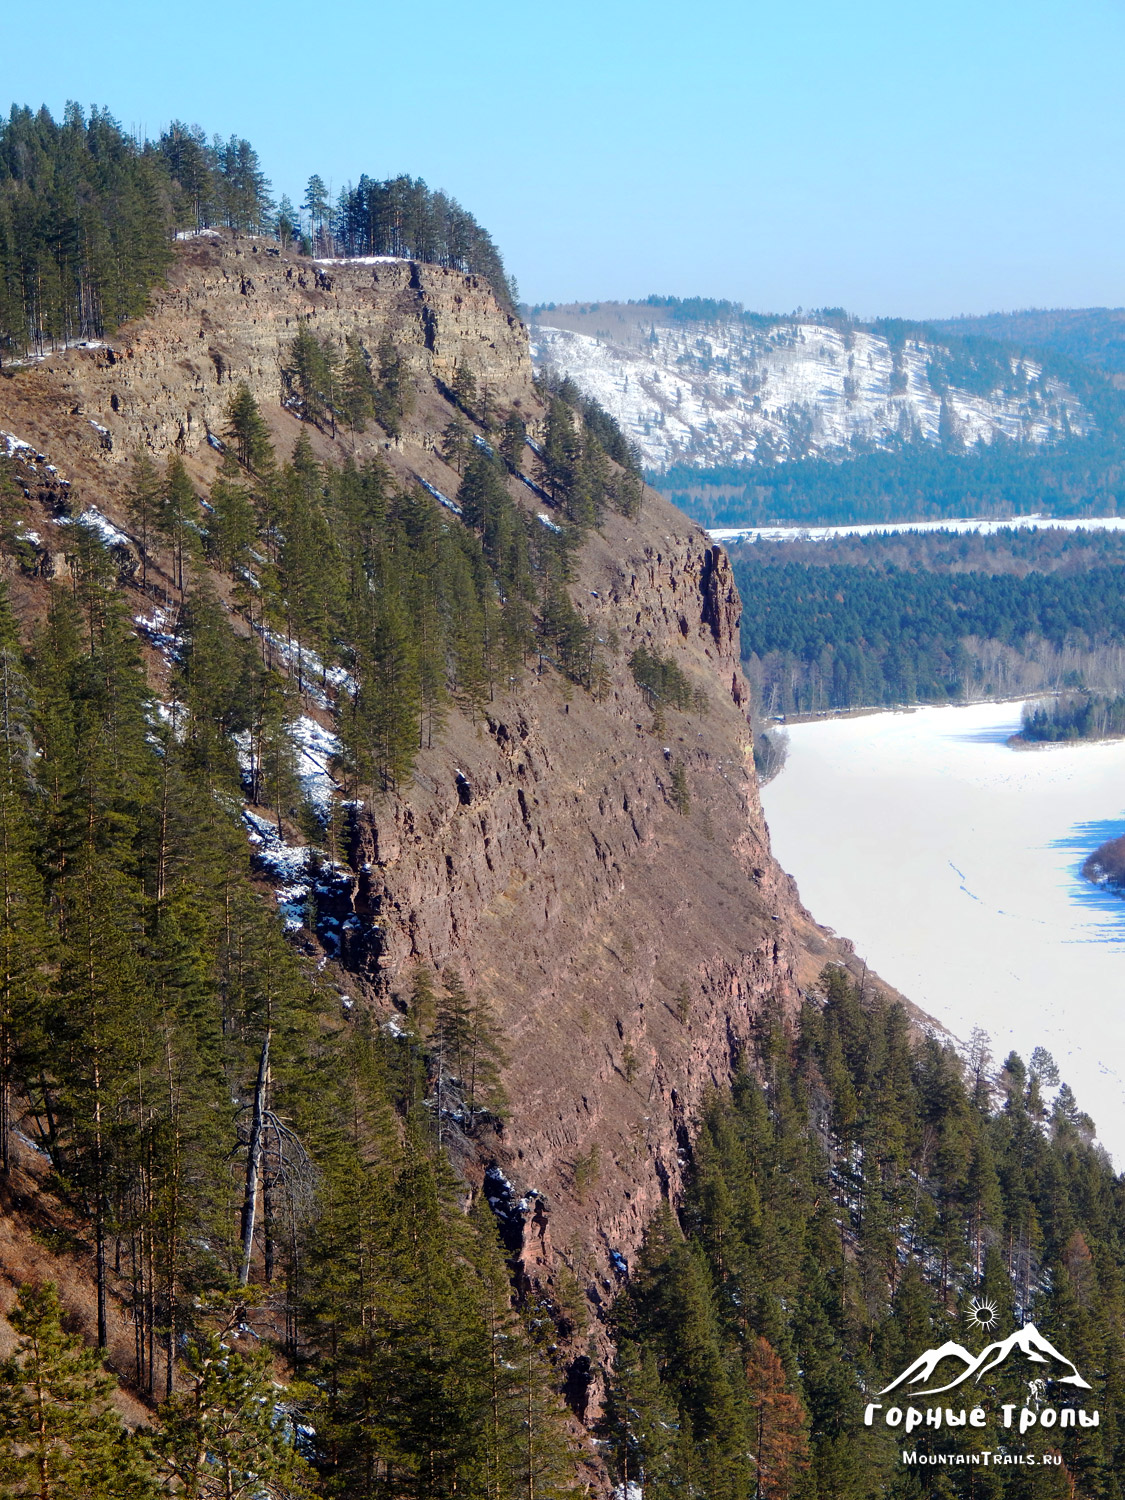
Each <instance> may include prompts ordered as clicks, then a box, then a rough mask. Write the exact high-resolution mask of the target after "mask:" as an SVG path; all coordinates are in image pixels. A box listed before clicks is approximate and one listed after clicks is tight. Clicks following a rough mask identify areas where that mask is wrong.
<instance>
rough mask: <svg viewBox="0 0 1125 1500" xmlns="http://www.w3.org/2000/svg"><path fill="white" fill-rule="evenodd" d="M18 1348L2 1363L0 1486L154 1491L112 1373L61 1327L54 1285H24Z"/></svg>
mask: <svg viewBox="0 0 1125 1500" xmlns="http://www.w3.org/2000/svg"><path fill="white" fill-rule="evenodd" d="M9 1316H10V1320H11V1324H12V1327H13V1328H14V1329H15V1332H16V1334H17V1335H18V1343H17V1346H16V1352H15V1354H13V1355H12V1356H11V1357H10V1358H9V1359H7V1360H5V1361H4V1363H3V1364H2V1365H0V1483H2V1484H3V1485H4V1487H5V1493H7V1494H10V1495H13V1496H15V1495H34V1496H35V1497H36V1500H148V1497H150V1496H151V1497H155V1495H156V1488H155V1485H154V1484H153V1483H152V1481H151V1479H150V1477H149V1475H148V1474H147V1472H146V1466H145V1464H144V1462H143V1459H142V1457H141V1452H140V1449H139V1445H138V1444H137V1443H136V1441H135V1440H134V1439H132V1438H131V1437H130V1436H129V1435H128V1434H127V1433H126V1432H125V1430H124V1428H123V1427H122V1425H121V1420H120V1418H119V1417H118V1415H117V1412H116V1411H115V1410H114V1407H113V1404H112V1401H111V1392H112V1391H113V1389H114V1387H115V1381H114V1379H113V1377H112V1376H111V1375H110V1374H109V1373H108V1372H107V1371H106V1370H105V1369H104V1368H103V1366H102V1362H101V1360H100V1359H99V1357H98V1356H97V1354H95V1353H94V1351H93V1350H91V1349H87V1348H86V1347H85V1345H84V1344H83V1343H82V1341H81V1339H78V1338H75V1337H74V1336H73V1335H70V1334H67V1333H65V1332H64V1331H63V1326H62V1308H61V1306H60V1304H59V1299H58V1293H57V1292H56V1290H55V1287H54V1286H53V1284H51V1283H50V1282H48V1283H47V1284H46V1285H45V1286H43V1287H41V1288H39V1289H35V1288H32V1287H28V1286H24V1287H21V1288H20V1291H19V1296H18V1299H17V1304H16V1308H15V1311H14V1312H12V1313H11V1314H10V1315H9Z"/></svg>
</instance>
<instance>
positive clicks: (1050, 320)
mask: <svg viewBox="0 0 1125 1500" xmlns="http://www.w3.org/2000/svg"><path fill="white" fill-rule="evenodd" d="M933 327H934V328H936V329H938V330H939V331H940V332H942V333H948V334H954V335H956V336H959V337H964V336H965V335H966V334H970V335H977V336H978V337H984V338H989V339H1002V340H1010V341H1012V342H1014V343H1019V344H1024V345H1030V346H1031V347H1032V348H1042V349H1056V350H1058V352H1059V353H1060V354H1065V355H1066V356H1067V357H1068V358H1069V359H1077V360H1081V361H1082V362H1083V363H1085V364H1090V365H1097V366H1098V367H1099V368H1100V369H1103V370H1109V371H1111V372H1112V374H1113V375H1114V376H1115V377H1116V379H1115V382H1114V383H1115V384H1118V385H1120V384H1121V377H1122V376H1125V308H1122V307H1060V308H1028V309H1027V310H1026V311H1024V312H1010V313H985V314H982V315H980V316H977V317H965V318H946V319H944V320H939V321H937V322H935V323H934V324H933Z"/></svg>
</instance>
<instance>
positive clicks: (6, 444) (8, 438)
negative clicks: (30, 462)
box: [0, 432, 43, 462]
mask: <svg viewBox="0 0 1125 1500" xmlns="http://www.w3.org/2000/svg"><path fill="white" fill-rule="evenodd" d="M0 447H2V448H3V453H2V454H0V457H3V458H23V457H25V456H26V455H27V454H28V453H33V454H35V457H36V459H37V461H39V462H42V461H43V455H42V454H41V453H35V449H34V448H33V447H32V446H31V444H30V443H25V442H24V440H23V438H18V437H16V435H15V433H14V432H0Z"/></svg>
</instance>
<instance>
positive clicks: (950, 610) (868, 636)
mask: <svg viewBox="0 0 1125 1500" xmlns="http://www.w3.org/2000/svg"><path fill="white" fill-rule="evenodd" d="M732 560H733V564H734V573H735V578H736V580H737V582H738V586H739V590H740V592H741V594H742V598H743V602H744V611H743V616H742V624H741V633H742V656H743V665H744V667H745V669H746V672H747V675H748V677H749V678H750V680H751V682H752V683H753V685H754V689H755V694H756V701H757V702H758V703H759V705H760V707H761V710H762V712H763V713H765V714H767V715H773V714H787V713H810V712H814V713H815V712H820V711H824V710H830V709H847V708H855V707H867V706H879V705H891V704H909V703H916V702H932V703H944V702H948V701H950V700H956V699H974V698H983V697H987V696H990V695H996V696H998V697H1004V696H1014V695H1017V694H1019V693H1021V692H1026V693H1034V692H1038V691H1044V690H1049V691H1056V690H1060V689H1081V688H1089V689H1092V690H1096V691H1098V692H1101V693H1107V692H1108V693H1110V694H1114V693H1120V692H1121V691H1122V689H1125V612H1123V606H1122V587H1121V585H1122V578H1123V576H1125V575H1123V573H1122V564H1123V563H1125V547H1123V544H1122V539H1121V537H1120V536H1119V535H1118V534H1115V533H1105V532H1103V533H1091V532H1087V533H1068V532H1053V531H1036V532H1023V533H1020V532H1011V533H1001V534H999V535H995V536H991V537H981V536H957V535H952V534H946V535H943V534H941V533H932V534H929V535H925V536H917V535H915V536H910V535H905V536H896V537H886V536H884V537H880V536H874V537H845V538H840V539H838V540H833V541H830V542H809V543H790V542H779V543H768V542H757V543H753V544H746V545H743V546H741V547H736V548H734V549H733V550H732Z"/></svg>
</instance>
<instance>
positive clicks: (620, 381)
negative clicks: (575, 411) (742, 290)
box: [531, 298, 1101, 474]
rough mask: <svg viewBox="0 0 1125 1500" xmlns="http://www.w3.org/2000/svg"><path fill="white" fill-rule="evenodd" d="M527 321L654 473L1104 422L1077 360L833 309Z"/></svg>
mask: <svg viewBox="0 0 1125 1500" xmlns="http://www.w3.org/2000/svg"><path fill="white" fill-rule="evenodd" d="M531 321H532V353H533V357H534V358H535V360H536V363H537V364H538V366H539V367H540V368H541V369H555V370H557V371H558V372H559V373H561V374H563V375H567V376H569V377H570V378H571V379H572V380H573V381H574V382H575V383H576V384H577V385H578V386H579V388H580V389H581V390H582V391H583V392H584V393H585V394H587V395H589V396H592V397H594V398H595V399H596V400H597V401H598V402H600V404H601V405H602V406H603V407H605V409H606V410H607V411H609V412H610V413H611V415H613V416H614V417H615V418H616V419H617V421H618V422H619V423H620V424H621V426H622V427H623V429H624V430H625V432H626V434H627V436H628V437H629V438H630V439H631V440H632V441H633V442H634V443H635V444H636V446H637V448H638V449H639V451H640V453H641V455H642V458H643V461H644V462H645V464H646V465H648V467H649V468H650V470H652V471H653V472H654V473H656V474H660V473H663V472H664V471H665V470H667V469H669V468H671V467H672V466H673V465H687V466H693V467H697V468H716V467H720V466H727V465H743V464H749V465H754V466H761V465H769V466H772V465H774V464H776V463H778V462H785V461H790V460H795V459H808V458H814V457H818V456H827V457H833V458H842V457H849V456H851V455H853V454H857V453H862V452H870V451H873V450H879V449H898V448H901V447H902V446H904V445H905V446H907V447H911V446H916V445H918V444H928V445H932V446H941V447H943V448H947V449H951V450H954V451H963V450H965V449H972V448H975V447H979V446H981V445H991V444H993V443H995V442H996V441H998V440H1001V439H1002V440H1006V441H1008V442H1012V443H1019V444H1030V445H1034V446H1042V445H1044V444H1054V443H1057V442H1059V441H1060V440H1062V439H1065V438H1068V437H1071V436H1075V435H1084V434H1087V433H1089V432H1091V431H1093V430H1094V429H1095V428H1096V427H1097V426H1098V425H1099V423H1098V420H1097V418H1096V416H1095V413H1094V410H1093V408H1092V404H1091V394H1092V396H1093V405H1096V404H1097V397H1096V392H1088V390H1087V389H1086V388H1087V387H1096V386H1098V385H1099V384H1100V383H1101V382H1099V381H1097V380H1096V379H1095V380H1093V381H1091V380H1090V377H1089V376H1088V374H1087V373H1086V372H1085V371H1083V370H1082V369H1081V368H1080V367H1079V368H1078V369H1077V371H1075V370H1074V369H1072V368H1069V367H1063V366H1064V363H1065V362H1062V361H1056V360H1053V359H1051V360H1045V359H1044V358H1043V357H1042V355H1039V354H1037V353H1034V352H1033V353H1028V352H1026V351H1024V350H1022V349H1020V348H1018V347H1016V346H1013V345H1008V344H1001V343H997V342H995V341H994V340H989V339H983V338H967V337H964V336H952V335H949V334H946V335H941V334H938V333H935V332H934V331H933V330H932V329H929V328H927V327H924V326H923V325H920V324H907V323H903V322H897V321H890V320H881V321H879V322H876V323H871V324H862V323H858V322H856V321H855V320H853V319H851V318H849V317H848V316H847V315H846V314H845V313H843V311H842V310H841V309H836V308H834V309H828V310H819V311H815V312H810V313H805V314H793V315H789V316H784V317H782V316H772V315H764V314H758V313H747V312H745V311H744V310H743V309H742V308H740V307H739V306H738V305H737V304H735V303H730V302H712V301H708V300H706V299H701V298H696V299H691V300H689V301H679V300H677V299H672V298H650V299H649V300H648V301H647V302H633V303H604V302H603V303H592V304H571V305H570V306H567V307H557V306H554V305H551V306H548V307H541V308H536V309H532V310H531ZM1056 365H1057V366H1059V367H1058V368H1056Z"/></svg>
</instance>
